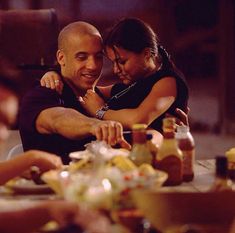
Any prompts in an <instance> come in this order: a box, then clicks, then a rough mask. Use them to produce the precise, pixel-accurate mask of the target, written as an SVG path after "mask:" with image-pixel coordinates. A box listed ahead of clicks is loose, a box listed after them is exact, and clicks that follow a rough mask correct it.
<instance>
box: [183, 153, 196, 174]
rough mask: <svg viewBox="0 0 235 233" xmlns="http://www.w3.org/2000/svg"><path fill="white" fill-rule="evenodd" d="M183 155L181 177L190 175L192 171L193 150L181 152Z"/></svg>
mask: <svg viewBox="0 0 235 233" xmlns="http://www.w3.org/2000/svg"><path fill="white" fill-rule="evenodd" d="M182 153H183V175H185V174H186V175H188V174H192V173H193V171H194V169H193V165H194V158H195V150H185V151H184V150H182Z"/></svg>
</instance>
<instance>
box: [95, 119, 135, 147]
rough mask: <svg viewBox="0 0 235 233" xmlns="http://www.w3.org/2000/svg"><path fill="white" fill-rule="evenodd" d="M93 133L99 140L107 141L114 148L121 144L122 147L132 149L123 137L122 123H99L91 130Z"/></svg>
mask: <svg viewBox="0 0 235 233" xmlns="http://www.w3.org/2000/svg"><path fill="white" fill-rule="evenodd" d="M91 133H92V134H93V135H95V136H96V138H97V140H100V141H106V142H107V143H108V144H110V145H112V146H114V145H116V144H120V146H121V147H123V148H126V149H130V148H131V146H130V144H129V143H128V142H127V141H126V140H125V139H124V137H123V128H122V125H121V123H119V122H116V121H97V122H96V123H95V124H94V125H93V126H92V129H91Z"/></svg>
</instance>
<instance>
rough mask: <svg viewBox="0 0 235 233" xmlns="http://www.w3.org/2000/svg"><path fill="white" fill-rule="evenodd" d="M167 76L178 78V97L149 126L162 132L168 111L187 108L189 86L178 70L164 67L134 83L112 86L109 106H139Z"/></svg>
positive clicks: (113, 107) (118, 108)
mask: <svg viewBox="0 0 235 233" xmlns="http://www.w3.org/2000/svg"><path fill="white" fill-rule="evenodd" d="M167 76H168V77H169V76H170V77H174V78H175V79H176V85H177V97H176V99H175V101H174V103H173V104H172V105H171V107H170V108H169V109H168V110H167V111H166V112H165V113H163V114H162V115H161V116H159V117H158V118H156V119H155V120H154V121H153V122H152V123H151V124H150V125H149V127H151V128H153V129H156V130H158V131H160V132H162V119H163V118H164V116H165V114H166V113H170V114H172V115H175V109H176V108H180V109H182V110H183V111H186V110H187V104H188V95H189V91H188V86H187V84H186V82H185V79H184V77H183V75H182V74H181V73H180V72H178V71H175V70H172V69H168V70H166V69H164V70H163V69H162V70H159V71H157V72H156V73H154V74H152V75H151V76H149V77H146V78H144V79H141V80H138V81H137V82H135V83H133V84H132V85H125V84H123V83H118V84H115V85H114V86H113V87H112V90H111V98H110V99H109V101H108V105H109V108H110V109H112V110H120V109H124V108H137V107H138V106H139V105H140V104H141V102H142V101H143V100H144V99H145V98H146V97H147V95H148V94H149V93H150V91H151V89H152V87H153V86H154V84H155V83H156V82H158V81H159V80H160V79H162V78H164V77H167ZM127 117H128V116H127Z"/></svg>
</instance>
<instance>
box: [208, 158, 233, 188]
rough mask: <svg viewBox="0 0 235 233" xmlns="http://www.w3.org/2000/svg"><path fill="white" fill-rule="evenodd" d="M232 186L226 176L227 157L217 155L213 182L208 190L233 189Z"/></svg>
mask: <svg viewBox="0 0 235 233" xmlns="http://www.w3.org/2000/svg"><path fill="white" fill-rule="evenodd" d="M233 190H234V186H233V182H232V180H231V179H229V177H228V160H227V157H225V156H222V155H218V156H216V171H215V182H214V183H213V185H212V187H211V189H210V191H212V192H213V191H214V192H218V191H219V192H221V191H233Z"/></svg>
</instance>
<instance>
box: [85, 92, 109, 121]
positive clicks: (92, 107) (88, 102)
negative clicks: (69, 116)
mask: <svg viewBox="0 0 235 233" xmlns="http://www.w3.org/2000/svg"><path fill="white" fill-rule="evenodd" d="M81 104H82V106H83V108H84V109H85V110H86V111H87V113H88V114H89V115H91V116H93V117H95V114H96V111H97V110H99V109H100V108H101V107H103V106H104V104H105V102H104V100H103V99H102V98H101V97H100V96H99V95H98V94H97V93H96V92H94V91H93V90H88V91H87V93H86V94H85V96H84V97H83V100H82V101H81Z"/></svg>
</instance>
